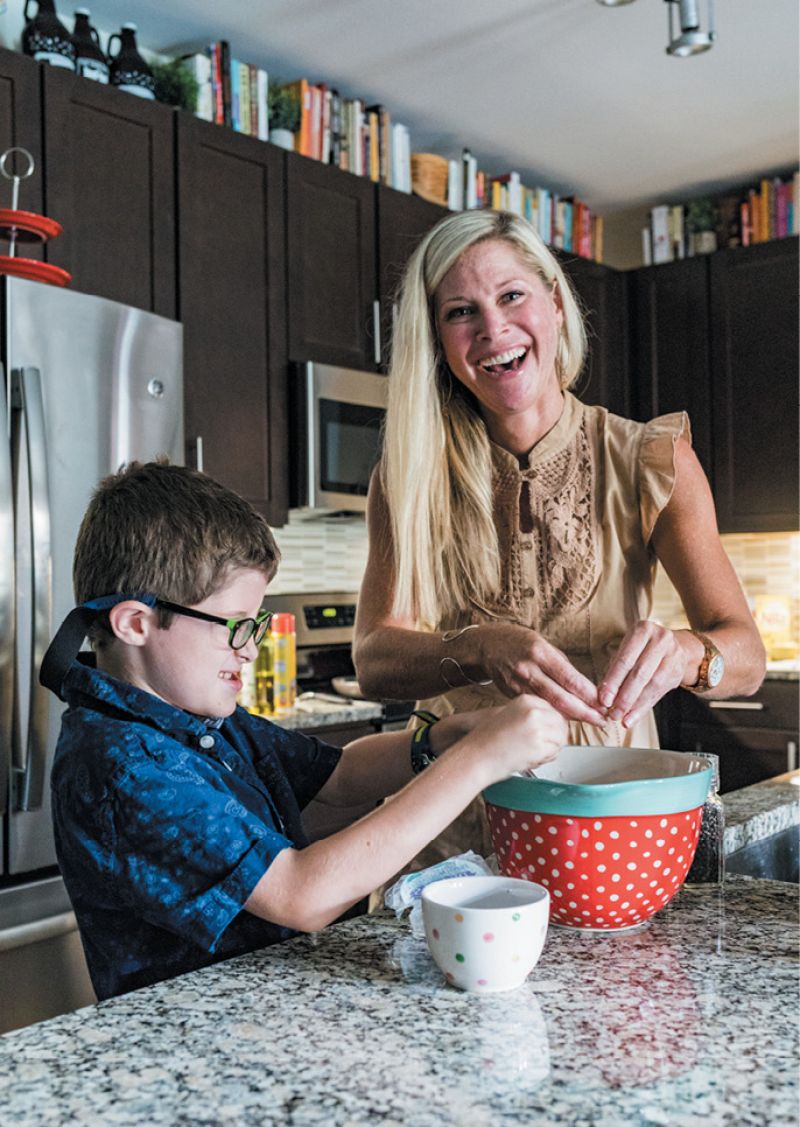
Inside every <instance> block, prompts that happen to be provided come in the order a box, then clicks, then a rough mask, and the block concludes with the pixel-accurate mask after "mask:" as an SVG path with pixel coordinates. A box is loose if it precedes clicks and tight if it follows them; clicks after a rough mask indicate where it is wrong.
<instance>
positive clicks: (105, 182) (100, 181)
mask: <svg viewBox="0 0 800 1127" xmlns="http://www.w3.org/2000/svg"><path fill="white" fill-rule="evenodd" d="M42 70H43V75H44V122H45V125H44V142H45V153H46V159H47V177H46V192H45V205H46V208H47V214H48V215H50V216H52V218H53V219H57V220H58V221H59V222H60V223H63V225H64V234H63V235H61V236H60V237H59V238H58V239H54V240H53V241H52V242H50V243H48V244H47V260H48V261H49V262H53V263H55V264H56V265H57V266H62V267H64V269H66V270H69V271H70V272H71V273H72V279H73V281H72V284H73V286H74V288H75V289H78V290H83V291H84V292H85V293H95V294H100V295H101V296H102V297H108V298H112V299H113V300H114V301H121V302H124V303H126V304H128V305H135V306H136V307H137V308H139V309H147V310H150V311H151V312H153V313H160V314H162V315H163V316H165V317H174V316H175V203H174V194H175V186H174V156H173V153H174V121H175V112H174V110H172V109H171V108H170V107H169V106H164V105H161V104H160V103H157V102H150V101H147V100H146V99H144V98H137V97H135V96H133V95H131V94H125V93H123V92H122V91H120V90H114V89H112V88H111V87H109V86H102V85H100V84H99V83H97V82H89V81H87V80H86V79H84V78H79V77H78V76H77V75H74V74H71V73H69V72H68V71H64V70H60V69H59V68H57V67H48V66H45V67H43V68H42Z"/></svg>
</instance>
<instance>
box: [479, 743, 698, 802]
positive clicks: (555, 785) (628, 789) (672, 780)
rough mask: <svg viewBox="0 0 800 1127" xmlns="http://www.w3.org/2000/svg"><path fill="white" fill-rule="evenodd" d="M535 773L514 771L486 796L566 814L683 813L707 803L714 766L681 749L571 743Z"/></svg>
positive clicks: (495, 800) (495, 785) (496, 784)
mask: <svg viewBox="0 0 800 1127" xmlns="http://www.w3.org/2000/svg"><path fill="white" fill-rule="evenodd" d="M536 775H537V777H535V778H529V777H523V776H519V775H513V776H512V777H511V778H509V779H504V780H503V781H502V782H499V783H494V784H493V785H492V786H490V787H487V789H486V790H485V791H484V792H483V797H484V799H485V801H486V802H488V803H491V804H492V805H493V806H499V807H503V808H505V809H508V810H524V811H526V812H528V813H533V814H563V815H566V816H567V817H587V818H596V817H600V816H603V817H606V818H611V817H615V816H620V817H625V816H630V815H634V816H635V815H637V814H640V815H645V814H680V813H683V812H684V811H686V810H696V809H697V808H698V807H699V806H702V805H703V803H704V802H705V800H706V796H707V794H708V789H709V786H710V784H711V779H712V775H713V769H712V767H711V764H710V763H709V762H708V760H705V759H703V758H702V757H701V756H688V755H683V754H682V753H680V752H672V751H659V750H651V749H647V748H644V749H642V748H591V747H567V748H563V749H562V751H561V752H560V753H559V756H558V757H557V758H556V759H555V760H553V762H552V763H548V764H545V765H544V766H543V767H541V768H537V772H536ZM547 776H550V777H547ZM604 779H608V780H609V781H608V782H606V781H603V780H604ZM582 780H585V781H582Z"/></svg>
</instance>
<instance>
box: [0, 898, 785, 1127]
mask: <svg viewBox="0 0 800 1127" xmlns="http://www.w3.org/2000/svg"><path fill="white" fill-rule="evenodd" d="M797 907H798V905H797V889H796V888H794V887H793V886H791V885H786V884H778V883H773V882H762V881H744V880H743V881H739V882H737V881H729V882H728V883H727V884H726V885H725V886H724V889H722V890H721V889H719V888H716V887H713V886H695V887H687V888H684V889H683V890H682V891H681V892H680V893H679V895H678V897H677V898H676V899H675V900H674V901H673V902H672V904H670V905H669V906H668V907H667V908H666V909H664V910H663V911H662V912H661V913H660V914H659V915H658V916H656V917H655V918H654V919H653V920H652V921H651V922H650V924H649V925H648V926H646V927H645V928H644V929H643V930H641V931H638V932H630V933H627V934H621V935H614V936H612V935H581V934H577V933H575V932H570V931H565V930H555V929H552V928H551V930H550V933H549V935H548V940H547V944H546V946H545V951H544V954H543V956H542V959H541V961H540V962H539V965H538V966H537V967H536V969H535V970H534V972H533V974H532V975H531V977H530V978H529V979H528V980H527V982H526V983H525V984H524V986H522V987H520V988H519V989H518V990H516V991H513V992H511V993H508V994H494V995H488V996H483V997H477V996H475V995H468V994H462V993H460V992H459V991H458V990H456V989H454V988H452V987H450V986H446V985H445V984H444V982H443V980H442V979H441V977H440V975H439V973H438V971H436V969H435V967H434V966H433V964H432V963H431V962H430V960H429V959H428V956H427V952H426V949H425V946H424V942H423V941H422V940H417V939H414V938H413V937H412V936H411V934H410V932H409V930H408V926H407V924H406V923H405V922H402V923H398V922H397V921H395V920H394V918H393V917H390V916H378V917H375V916H372V917H361V918H359V919H356V920H351V921H349V922H347V923H345V924H341V925H338V926H337V927H333V928H329V929H328V930H327V931H326V932H323V933H321V934H320V935H318V936H307V937H303V938H300V939H296V940H293V941H292V942H291V943H287V944H283V945H282V946H278V947H272V948H269V949H268V950H266V951H263V952H259V953H256V954H252V955H246V956H243V957H242V958H239V959H235V960H232V961H231V962H228V963H223V964H220V965H219V966H216V967H210V968H207V969H205V970H202V971H198V972H194V973H192V974H189V975H186V976H184V977H183V978H180V979H175V980H173V981H172V982H167V983H161V984H160V985H158V986H154V987H150V988H148V989H145V990H140V991H137V992H135V993H133V994H129V995H126V996H125V997H122V998H118V999H116V1000H113V1001H110V1002H106V1003H104V1004H102V1005H99V1006H93V1007H89V1008H87V1009H84V1010H80V1011H78V1012H77V1013H74V1014H71V1015H69V1016H66V1017H63V1018H57V1019H54V1020H53V1021H50V1022H44V1023H42V1024H41V1025H36V1026H31V1027H29V1028H28V1029H24V1030H21V1031H19V1032H17V1033H12V1034H8V1035H6V1036H5V1037H0V1107H1V1108H2V1109H3V1111H2V1118H3V1121H4V1123H13V1124H15V1125H18V1127H26V1125H37V1124H54V1125H58V1127H61V1125H62V1124H66V1123H69V1124H92V1125H93V1127H94V1125H96V1124H103V1125H105V1124H146V1125H147V1127H159V1125H162V1124H164V1125H166V1124H169V1125H173V1124H207V1125H220V1127H221V1125H226V1127H228V1125H230V1127H242V1125H244V1127H246V1125H251V1124H252V1125H255V1124H259V1125H263V1124H276V1125H277V1124H280V1125H292V1127H304V1125H306V1124H308V1125H310V1124H320V1125H325V1127H339V1125H341V1127H345V1125H348V1127H349V1125H352V1124H374V1123H386V1124H397V1125H400V1124H402V1125H404V1127H442V1125H453V1127H456V1125H457V1127H492V1125H494V1124H502V1123H519V1124H523V1123H524V1124H526V1125H534V1127H535V1125H537V1124H542V1125H543V1124H548V1125H549V1124H557V1123H564V1124H582V1125H593V1127H594V1125H597V1127H611V1125H615V1127H616V1125H622V1124H626V1125H627V1124H631V1125H645V1124H647V1125H652V1124H666V1125H669V1127H681V1125H686V1127H689V1125H691V1127H694V1125H695V1124H697V1123H699V1122H700V1123H713V1124H715V1125H719V1124H730V1125H732V1127H733V1125H736V1127H742V1125H751V1124H752V1125H755V1124H763V1125H765V1127H767V1125H769V1127H779V1125H784V1124H785V1125H788V1124H795V1123H796V1122H797V1109H798V1102H797V1099H798V1089H797V1082H798V1070H797V1053H798V1022H797V1007H796V1003H797V989H798V964H797Z"/></svg>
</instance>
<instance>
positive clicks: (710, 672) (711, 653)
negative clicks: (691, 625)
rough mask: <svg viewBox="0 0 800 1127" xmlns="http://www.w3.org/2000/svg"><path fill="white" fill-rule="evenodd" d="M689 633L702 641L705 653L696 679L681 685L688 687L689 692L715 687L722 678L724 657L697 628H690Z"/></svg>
mask: <svg viewBox="0 0 800 1127" xmlns="http://www.w3.org/2000/svg"><path fill="white" fill-rule="evenodd" d="M689 633H690V634H694V636H695V638H698V639H699V640H700V641H701V642H702V643H703V645H704V646H705V653H704V654H703V659H702V661H701V662H700V668H699V670H698V672H697V680H696V681H695V683H694V684H693V685H684V686H683V687H684V689H688V690H689V692H690V693H704V692H706V691H707V690H708V689H715V688H716V687H717V685H718V684H719V683H720V681H721V680H722V677H723V674H724V673H725V658H724V657H723V656H722V654H721V653H720V652H719V650H718V649H717V647H716V646H715V645H714V643H713V642H712V641H711V639H710V638H707V637H706V635H705V634H701V633H700V631H699V630H690V631H689Z"/></svg>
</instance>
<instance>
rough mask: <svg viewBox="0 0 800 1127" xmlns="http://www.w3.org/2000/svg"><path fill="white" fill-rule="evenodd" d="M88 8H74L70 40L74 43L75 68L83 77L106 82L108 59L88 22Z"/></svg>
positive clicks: (94, 30) (98, 37)
mask: <svg viewBox="0 0 800 1127" xmlns="http://www.w3.org/2000/svg"><path fill="white" fill-rule="evenodd" d="M89 17H90V12H89V10H88V8H76V9H75V27H74V28H73V31H72V42H73V44H74V45H75V70H76V71H77V72H78V74H80V75H81V76H82V77H83V78H90V79H92V81H93V82H102V83H104V84H106V85H107V84H108V59H107V58H106V57H105V55H104V54H103V52H102V49H101V47H100V36H99V35H98V34H97V30H96V28H94V27H92V25H91V23H90V22H89Z"/></svg>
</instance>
